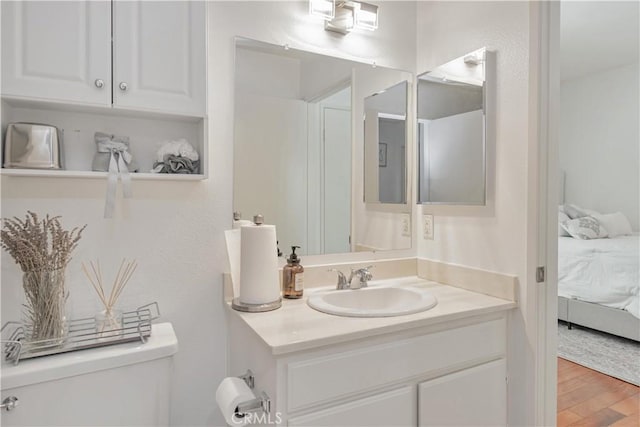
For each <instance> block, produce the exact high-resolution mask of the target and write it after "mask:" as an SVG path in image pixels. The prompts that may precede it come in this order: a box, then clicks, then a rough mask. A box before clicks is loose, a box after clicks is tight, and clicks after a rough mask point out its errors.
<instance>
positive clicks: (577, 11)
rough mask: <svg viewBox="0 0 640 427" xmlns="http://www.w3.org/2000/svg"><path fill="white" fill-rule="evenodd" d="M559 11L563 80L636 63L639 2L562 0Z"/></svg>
mask: <svg viewBox="0 0 640 427" xmlns="http://www.w3.org/2000/svg"><path fill="white" fill-rule="evenodd" d="M560 10H561V18H560V20H561V24H560V57H561V59H560V66H561V69H560V73H561V78H562V79H563V80H566V79H571V78H576V77H580V76H583V75H586V74H591V73H595V72H598V71H604V70H606V69H609V68H614V67H619V66H623V65H627V64H630V63H632V62H635V61H638V57H639V53H640V24H639V22H640V3H639V2H637V1H566V0H565V1H562V3H561V6H560Z"/></svg>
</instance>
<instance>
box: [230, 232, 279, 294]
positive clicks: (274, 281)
mask: <svg viewBox="0 0 640 427" xmlns="http://www.w3.org/2000/svg"><path fill="white" fill-rule="evenodd" d="M276 250H277V243H276V227H275V226H274V225H245V226H243V227H241V228H240V295H239V297H240V302H243V303H245V304H267V303H270V302H274V301H277V300H278V299H279V298H280V279H279V277H278V254H277V252H276Z"/></svg>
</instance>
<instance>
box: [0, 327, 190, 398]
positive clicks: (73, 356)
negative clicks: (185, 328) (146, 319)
mask: <svg viewBox="0 0 640 427" xmlns="http://www.w3.org/2000/svg"><path fill="white" fill-rule="evenodd" d="M177 351H178V339H177V338H176V334H175V332H174V331H173V326H171V323H159V324H156V325H153V326H152V329H151V336H150V337H149V338H148V340H147V342H146V343H142V342H140V341H136V342H130V343H125V344H117V345H110V346H105V347H99V348H93V349H90V350H80V351H71V352H68V353H62V354H56V355H53V356H44V357H38V358H34V359H27V360H23V361H20V362H19V363H18V364H17V365H13V364H11V363H6V362H3V364H2V369H1V373H2V378H1V380H2V390H7V389H11V388H15V387H21V386H25V385H29V384H37V383H41V382H45V381H53V380H56V379H60V378H66V377H71V376H74V375H81V374H84V373H88V372H95V371H101V370H104V369H111V368H117V367H120V366H126V365H132V364H134V363H141V362H146V361H149V360H155V359H160V358H163V357H168V356H171V355H173V354H175V353H177Z"/></svg>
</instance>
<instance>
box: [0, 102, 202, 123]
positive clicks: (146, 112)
mask: <svg viewBox="0 0 640 427" xmlns="http://www.w3.org/2000/svg"><path fill="white" fill-rule="evenodd" d="M2 101H4V102H5V103H6V105H8V106H10V107H14V108H35V109H43V108H44V109H48V110H53V111H63V112H69V113H89V114H100V115H103V116H112V117H129V118H140V119H161V120H173V121H182V122H187V123H196V122H199V121H201V120H203V119H206V116H204V115H191V114H182V113H175V112H165V111H159V110H152V109H131V108H124V107H118V106H112V105H98V104H84V103H78V102H71V101H56V100H52V99H39V98H26V97H20V96H9V95H2Z"/></svg>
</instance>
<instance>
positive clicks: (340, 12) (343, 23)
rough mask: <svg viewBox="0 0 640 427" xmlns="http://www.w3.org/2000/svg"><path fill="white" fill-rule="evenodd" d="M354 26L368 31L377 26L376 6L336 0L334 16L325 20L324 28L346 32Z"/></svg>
mask: <svg viewBox="0 0 640 427" xmlns="http://www.w3.org/2000/svg"><path fill="white" fill-rule="evenodd" d="M311 1H314V0H311ZM354 28H357V29H363V30H370V31H374V30H375V29H376V28H378V6H376V5H374V4H370V3H364V2H359V1H352V0H347V1H338V2H337V3H336V4H335V16H334V17H333V19H330V20H326V21H325V23H324V29H325V30H327V31H334V32H337V33H340V34H348V33H349V32H351V30H353V29H354Z"/></svg>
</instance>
